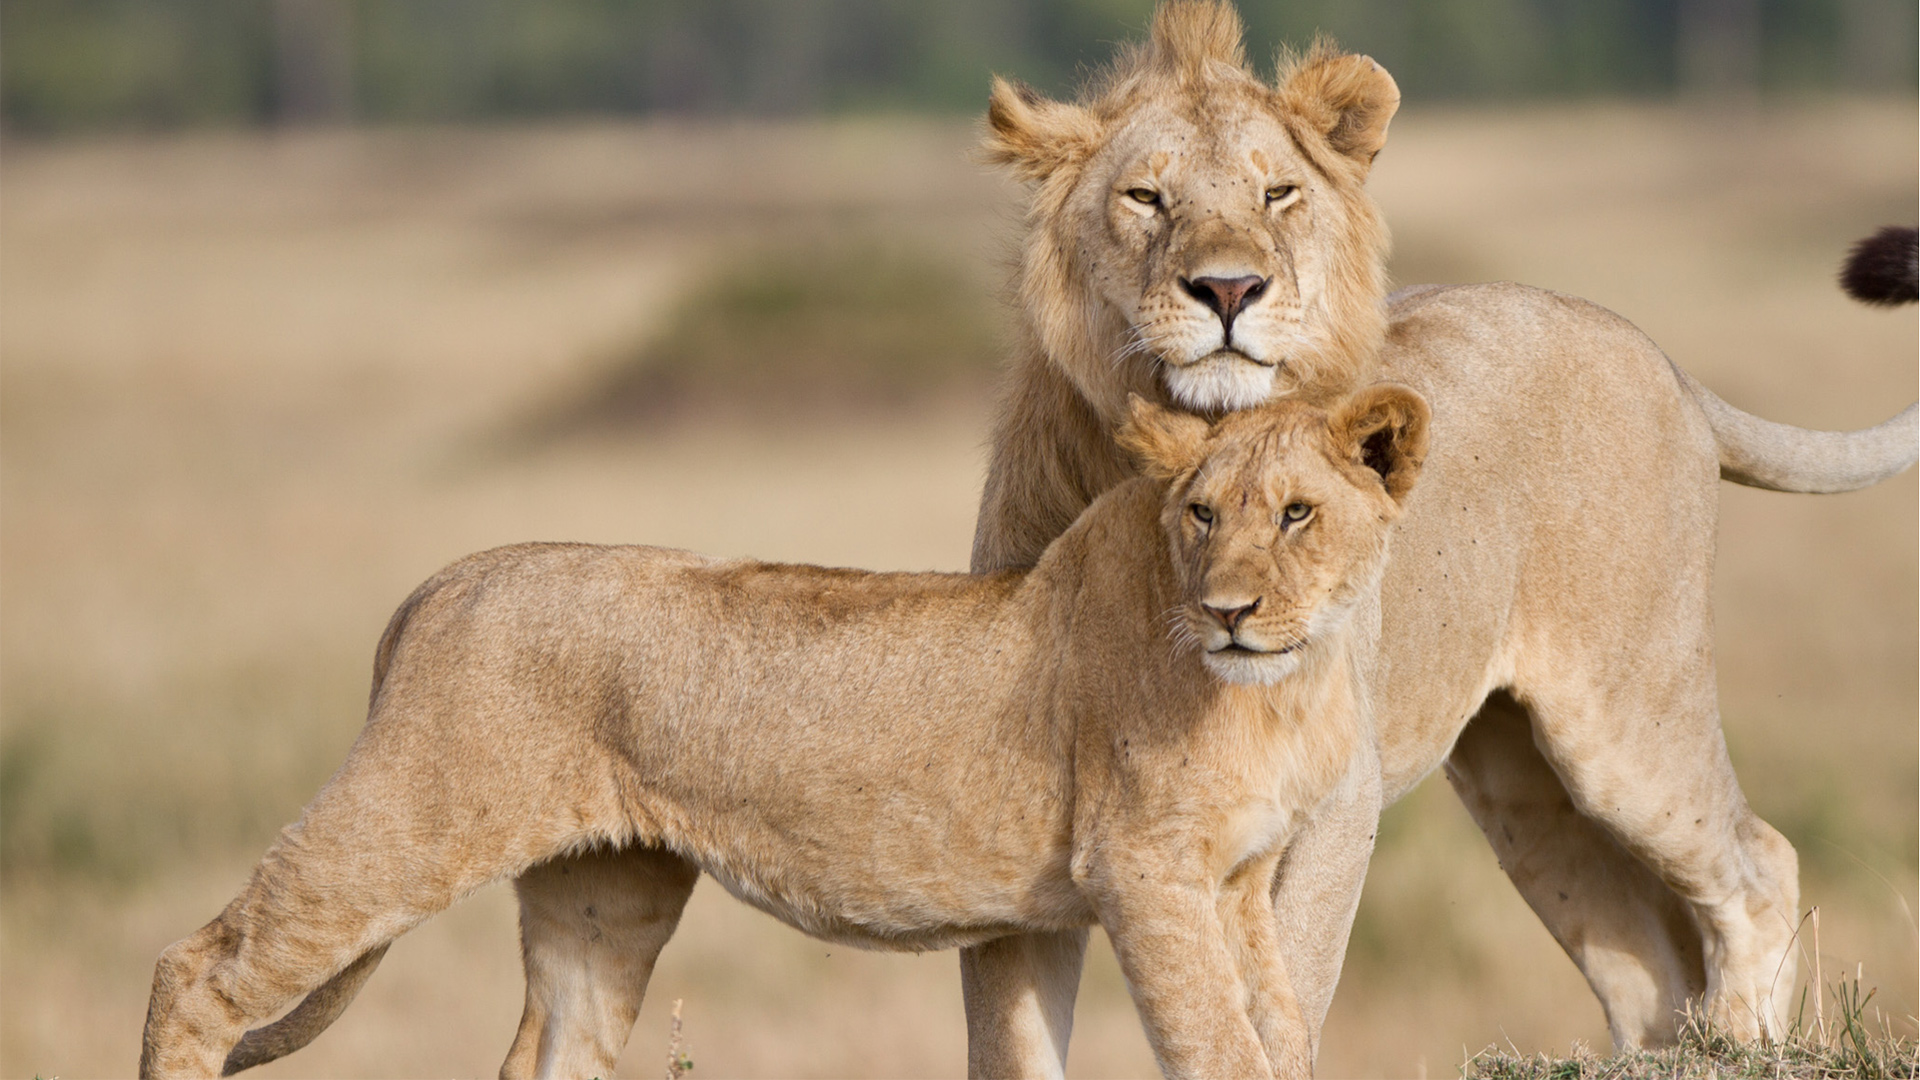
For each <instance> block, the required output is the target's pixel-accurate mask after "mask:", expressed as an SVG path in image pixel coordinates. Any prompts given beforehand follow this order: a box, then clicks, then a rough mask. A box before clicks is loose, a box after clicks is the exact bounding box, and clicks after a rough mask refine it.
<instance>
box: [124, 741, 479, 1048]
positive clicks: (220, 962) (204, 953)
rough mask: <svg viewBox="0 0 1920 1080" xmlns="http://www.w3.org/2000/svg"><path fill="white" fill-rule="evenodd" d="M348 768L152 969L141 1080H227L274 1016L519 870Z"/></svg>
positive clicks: (387, 783) (387, 786)
mask: <svg viewBox="0 0 1920 1080" xmlns="http://www.w3.org/2000/svg"><path fill="white" fill-rule="evenodd" d="M380 771H381V770H380V769H378V768H377V767H376V768H373V769H366V770H358V769H356V768H355V764H354V763H353V762H352V761H349V763H348V766H347V767H346V768H345V769H343V770H342V771H341V773H340V774H339V775H338V776H336V777H335V779H334V780H333V781H332V782H331V783H329V784H328V786H327V787H326V788H324V789H322V791H321V793H320V795H319V796H318V797H317V798H315V800H314V801H313V803H312V804H311V805H309V806H308V807H307V810H306V812H305V813H304V814H303V815H302V817H301V820H300V822H299V823H298V824H296V825H293V826H291V827H289V828H288V829H286V830H285V831H284V832H282V833H281V835H280V838H279V839H278V840H276V841H275V842H274V844H273V847H272V848H270V849H269V850H268V852H267V854H266V856H265V857H264V858H262V859H261V861H260V864H259V866H257V867H256V868H255V869H254V872H253V876H252V878H251V879H250V880H249V881H248V883H247V885H246V887H245V888H244V889H242V890H241V892H240V895H239V896H237V897H235V898H234V899H233V901H232V902H231V903H229V904H228V905H227V907H226V910H224V911H222V912H221V913H220V915H219V917H217V918H215V919H214V920H213V921H212V922H210V923H208V924H207V925H206V926H204V927H202V928H201V929H200V930H199V931H198V932H197V933H195V934H193V935H192V936H191V937H188V938H187V939H185V940H183V941H180V942H177V943H176V944H174V945H173V946H171V947H169V948H168V949H167V950H166V951H165V952H164V953H162V954H161V956H160V961H159V963H158V964H157V965H156V967H155V971H154V980H153V996H152V998H151V1000H150V1002H149V1005H148V1010H147V1024H146V1032H145V1036H144V1039H143V1044H142V1049H141V1057H140V1072H141V1075H142V1076H219V1075H220V1074H221V1069H222V1065H223V1064H224V1062H225V1060H226V1058H227V1054H228V1052H229V1051H230V1050H232V1049H233V1048H234V1046H235V1044H236V1043H238V1042H239V1040H240V1038H241V1036H242V1035H243V1034H244V1033H245V1032H246V1030H247V1028H248V1027H249V1026H251V1025H254V1024H257V1023H259V1022H260V1021H263V1020H266V1019H267V1018H269V1017H271V1016H272V1015H273V1014H274V1013H276V1012H278V1011H279V1010H281V1009H283V1008H285V1007H286V1006H287V1005H288V1004H290V1003H292V1002H293V1001H294V1000H296V999H298V998H300V997H301V996H303V995H305V994H307V993H309V992H310V991H312V990H314V989H315V988H317V987H319V986H321V985H322V984H323V983H325V982H326V981H327V980H328V979H330V978H332V977H333V976H334V975H335V974H336V973H338V972H340V971H342V970H343V969H345V968H347V966H348V965H350V964H352V963H354V962H355V961H356V960H358V959H359V958H360V957H362V956H363V955H365V954H367V953H368V952H369V951H370V950H373V949H377V948H378V947H380V946H381V945H383V944H385V943H386V942H388V941H391V940H392V939H393V938H395V937H397V936H399V935H400V934H402V933H405V932H406V931H407V930H409V929H411V928H412V927H414V926H416V925H418V924H419V923H420V922H422V921H424V920H425V919H427V918H428V917H430V916H432V915H434V914H437V913H438V912H440V911H442V910H444V909H446V908H447V907H448V906H449V905H451V904H452V903H453V902H454V901H455V900H457V899H459V898H460V897H461V896H464V895H465V894H467V893H468V892H470V891H472V890H473V889H475V888H477V887H479V886H480V885H482V884H485V883H486V882H487V881H489V880H492V879H494V878H497V877H500V876H503V875H505V874H507V873H511V872H512V871H513V870H514V869H516V868H517V867H516V866H514V865H513V864H512V863H511V862H509V861H508V858H509V857H508V856H507V855H506V854H505V853H503V852H499V851H495V852H492V853H483V854H480V855H478V856H476V855H475V854H474V852H473V851H472V850H468V851H466V852H460V853H459V854H454V852H458V851H459V849H460V847H461V845H460V844H459V843H458V839H457V836H458V834H461V833H463V832H464V831H465V830H463V829H461V828H460V827H459V826H458V825H452V824H450V823H449V822H448V821H447V820H446V818H445V817H444V816H433V815H424V814H418V813H415V812H414V810H415V809H417V808H408V807H405V806H400V805H397V803H396V801H394V800H387V801H385V802H382V801H381V800H380V799H379V798H377V797H376V794H375V793H381V792H385V791H390V790H393V786H394V781H393V777H392V776H391V775H388V776H385V777H380V778H379V780H381V781H384V783H382V782H369V781H368V776H367V775H366V774H367V773H378V772H380Z"/></svg>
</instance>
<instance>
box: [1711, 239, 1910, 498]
mask: <svg viewBox="0 0 1920 1080" xmlns="http://www.w3.org/2000/svg"><path fill="white" fill-rule="evenodd" d="M1917 258H1920V234H1917V233H1916V232H1915V230H1913V229H1907V228H1901V227H1898V226H1888V227H1887V228H1884V229H1881V230H1880V231H1879V232H1877V233H1875V234H1873V235H1872V236H1869V237H1867V238H1866V239H1865V240H1862V241H1860V242H1859V243H1857V244H1855V245H1854V246H1853V252H1852V254H1850V255H1848V256H1847V261H1846V265H1845V266H1843V267H1842V268H1841V270H1840V284H1841V287H1843V288H1845V289H1846V290H1847V292H1848V293H1849V294H1850V295H1852V296H1853V297H1854V298H1855V299H1857V300H1861V301H1864V302H1866V303H1869V304H1910V303H1913V302H1914V300H1915V291H1916V283H1917V282H1920V263H1916V259H1917ZM1673 371H1674V374H1675V376H1677V377H1678V378H1679V380H1680V384H1681V385H1682V386H1684V387H1685V388H1686V389H1687V392H1688V393H1689V394H1690V395H1692V397H1693V399H1694V401H1696V402H1698V403H1699V405H1700V410H1701V412H1703V413H1705V414H1706V418H1707V424H1708V425H1709V426H1710V427H1712V428H1713V441H1714V442H1715V443H1717V444H1718V445H1719V449H1720V478H1721V479H1722V480H1730V481H1732V482H1734V483H1736V484H1744V485H1746V486H1747V487H1757V488H1767V489H1769V490H1771V491H1798V492H1807V493H1812V494H1823V495H1824V494H1831V493H1834V492H1841V491H1855V490H1858V489H1860V488H1863V487H1868V486H1870V485H1873V484H1877V483H1879V482H1880V481H1882V480H1885V479H1887V478H1888V477H1891V476H1895V475H1897V474H1899V473H1901V472H1904V471H1906V470H1907V469H1908V468H1910V467H1912V465H1913V464H1914V462H1915V461H1916V460H1920V404H1915V405H1909V406H1907V407H1906V409H1904V410H1902V411H1901V413H1900V415H1898V416H1895V417H1894V418H1893V419H1891V420H1888V421H1886V422H1885V423H1882V424H1879V425H1877V426H1875V427H1870V428H1864V429H1862V430H1859V431H1810V430H1808V429H1806V428H1799V427H1794V426H1793V425H1791V424H1777V423H1775V422H1773V421H1771V420H1763V419H1761V418H1760V417H1758V416H1754V415H1753V414H1752V413H1748V412H1743V411H1741V410H1739V409H1736V408H1734V407H1733V406H1732V405H1729V404H1727V403H1726V402H1725V401H1722V400H1720V398H1719V396H1717V395H1716V394H1714V392H1713V391H1711V390H1708V389H1707V388H1706V387H1704V386H1702V385H1700V383H1699V382H1698V381H1697V380H1696V379H1694V378H1693V376H1691V375H1688V374H1687V373H1686V372H1685V371H1683V370H1681V368H1680V366H1679V365H1678V364H1675V365H1674V366H1673Z"/></svg>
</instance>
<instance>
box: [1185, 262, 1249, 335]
mask: <svg viewBox="0 0 1920 1080" xmlns="http://www.w3.org/2000/svg"><path fill="white" fill-rule="evenodd" d="M1270 280H1272V279H1270V278H1263V277H1258V276H1255V275H1253V274H1248V275H1246V276H1245V277H1234V278H1221V277H1197V278H1193V279H1192V280H1188V279H1187V278H1181V279H1180V287H1181V288H1183V289H1185V290H1187V295H1189V296H1191V297H1193V298H1194V299H1195V300H1198V301H1200V302H1201V303H1203V304H1205V305H1207V307H1208V308H1210V309H1212V311H1213V313H1214V314H1215V315H1218V316H1220V325H1221V327H1222V328H1224V329H1225V330H1226V331H1228V332H1231V331H1232V330H1233V317H1234V316H1235V315H1238V314H1240V312H1241V311H1242V310H1244V309H1245V308H1246V306H1247V305H1248V304H1251V303H1253V302H1254V301H1255V300H1258V299H1259V298H1260V294H1261V293H1263V292H1266V291H1267V282H1268V281H1270Z"/></svg>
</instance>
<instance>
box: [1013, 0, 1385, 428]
mask: <svg viewBox="0 0 1920 1080" xmlns="http://www.w3.org/2000/svg"><path fill="white" fill-rule="evenodd" d="M1399 103H1400V92H1399V89H1398V88H1397V87H1396V86H1395V85H1394V82H1393V79H1392V78H1391V77H1390V76H1388V74H1387V73H1386V71H1384V70H1383V69H1382V68H1381V67H1380V66H1379V65H1378V64H1376V63H1374V62H1373V61H1372V60H1371V59H1369V58H1367V57H1364V56H1353V55H1345V54H1341V53H1339V52H1337V51H1335V50H1334V49H1332V48H1331V47H1330V46H1327V45H1324V44H1322V45H1316V46H1315V47H1314V48H1313V49H1312V50H1311V51H1310V52H1308V53H1307V54H1305V55H1304V56H1298V57H1291V56H1284V55H1283V56H1282V58H1281V61H1280V64H1279V75H1278V78H1277V80H1276V82H1275V83H1274V84H1273V85H1269V84H1267V83H1265V82H1263V81H1261V80H1260V79H1259V78H1258V77H1256V76H1255V75H1254V74H1253V72H1252V71H1251V70H1249V68H1248V67H1247V64H1246V59H1245V56H1244V54H1243V51H1242V48H1241V26H1240V19H1239V16H1238V15H1237V14H1236V13H1235V12H1234V10H1233V9H1232V8H1231V7H1230V6H1228V5H1226V4H1224V3H1220V2H1217V0H1167V2H1166V3H1163V4H1162V5H1161V6H1160V8H1159V10H1158V11H1157V12H1156V13H1155V15H1154V19H1153V30H1152V34H1151V37H1150V38H1149V40H1148V41H1147V43H1146V44H1145V45H1143V46H1137V47H1133V48H1130V49H1128V50H1126V51H1124V52H1123V53H1122V54H1121V56H1120V57H1119V58H1118V59H1117V60H1116V61H1115V62H1114V64H1113V66H1112V68H1111V69H1110V70H1109V71H1108V72H1107V73H1106V74H1105V75H1104V76H1103V77H1101V78H1099V79H1097V80H1095V81H1094V83H1093V84H1092V85H1090V86H1089V87H1088V89H1087V91H1086V92H1085V93H1084V94H1083V95H1082V98H1081V100H1080V101H1078V102H1073V103H1068V102H1057V101H1050V100H1047V99H1045V98H1042V97H1041V96H1039V95H1038V94H1036V93H1034V92H1033V91H1032V90H1031V89H1028V88H1026V87H1024V86H1021V85H1019V84H1016V83H1011V82H1008V81H1006V80H1003V79H996V80H995V81H994V85H993V93H992V98H991V101H990V103H989V105H988V109H987V124H988V131H987V136H986V142H985V154H986V157H987V158H988V159H989V160H991V161H995V162H999V163H1003V164H1008V165H1011V166H1012V167H1013V168H1014V169H1015V171H1016V172H1018V173H1019V175H1021V176H1022V177H1023V178H1025V179H1027V180H1030V181H1033V182H1034V183H1035V190H1034V192H1033V203H1032V208H1031V211H1030V214H1029V221H1030V232H1029V235H1028V238H1027V242H1026V247H1025V249H1024V251H1023V253H1022V265H1021V277H1020V294H1021V298H1022V301H1023V303H1024V304H1025V307H1026V314H1027V322H1028V326H1029V329H1030V331H1031V332H1032V333H1033V334H1034V336H1035V338H1036V339H1037V341H1036V343H1037V345H1038V346H1039V347H1040V348H1041V349H1043V350H1044V351H1045V352H1046V354H1047V356H1049V357H1050V358H1051V359H1052V360H1053V361H1054V362H1055V363H1057V364H1059V365H1060V366H1061V367H1062V369H1063V370H1064V371H1065V372H1066V373H1067V375H1068V376H1069V377H1070V378H1071V379H1072V380H1073V381H1074V383H1075V385H1076V386H1077V387H1078V388H1079V390H1080V392H1081V394H1082V395H1084V396H1085V397H1086V398H1087V400H1088V401H1090V402H1092V403H1093V405H1094V407H1095V408H1096V409H1098V410H1099V411H1100V412H1101V413H1102V414H1103V415H1104V416H1105V417H1106V419H1107V420H1108V421H1109V422H1116V423H1117V422H1118V421H1119V420H1120V419H1121V418H1122V414H1123V412H1124V409H1125V406H1126V394H1127V392H1128V391H1129V390H1131V391H1134V392H1139V393H1144V394H1149V395H1151V396H1153V397H1156V398H1159V399H1161V400H1165V399H1166V397H1167V396H1168V395H1170V396H1171V398H1172V400H1174V401H1176V402H1178V403H1179V404H1180V405H1182V406H1184V407H1186V408H1189V409H1192V410H1195V411H1198V412H1209V413H1212V412H1221V411H1226V410H1232V409H1241V408H1245V407H1247V406H1249V405H1254V404H1257V403H1259V402H1262V401H1265V400H1267V399H1268V398H1269V397H1271V396H1273V395H1275V394H1287V393H1301V394H1304V395H1307V396H1314V397H1322V396H1327V395H1331V394H1338V393H1343V392H1345V391H1347V390H1349V389H1351V388H1352V387H1353V386H1354V385H1356V384H1357V383H1358V382H1359V381H1360V379H1361V378H1362V376H1363V374H1364V372H1365V371H1366V370H1367V366H1368V364H1369V363H1370V361H1371V358H1372V356H1373V354H1374V352H1375V350H1376V349H1377V348H1378V347H1379V344H1380V341H1381V339H1382V336H1383V335H1384V333H1385V325H1386V324H1385V315H1384V312H1383V309H1382V304H1381V297H1382V294H1383V292H1384V289H1385V283H1384V271H1383V268H1382V262H1383V260H1384V258H1385V256H1386V247H1387V233H1386V227H1385V226H1384V225H1383V224H1382V223H1381V220H1380V215H1379V212H1378V211H1377V210H1376V208H1375V207H1374V205H1373V201H1372V200H1371V199H1370V198H1369V197H1368V196H1367V193H1366V191H1365V188H1364V184H1365V181H1366V177H1367V171H1368V168H1369V166H1370V165H1371V164H1372V162H1373V158H1374V155H1375V154H1377V153H1378V152H1379V150H1380V147H1381V145H1382V144H1383V143H1384V142H1385V140H1386V134H1387V122H1388V121H1389V120H1390V119H1391V118H1392V117H1393V114H1394V110H1395V109H1397V108H1398V107H1399ZM1156 369H1158V370H1159V371H1160V372H1161V374H1162V377H1163V379H1164V391H1161V390H1158V389H1156V388H1155V386H1154V379H1153V376H1154V372H1155V370H1156Z"/></svg>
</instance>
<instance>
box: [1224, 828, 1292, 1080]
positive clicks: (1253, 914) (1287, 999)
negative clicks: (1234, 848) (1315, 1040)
mask: <svg viewBox="0 0 1920 1080" xmlns="http://www.w3.org/2000/svg"><path fill="white" fill-rule="evenodd" d="M1279 861H1280V860H1279V856H1277V855H1276V856H1273V857H1271V858H1265V859H1259V860H1256V861H1254V862H1252V863H1249V864H1247V865H1246V866H1244V867H1242V868H1241V869H1240V870H1239V871H1238V872H1237V873H1236V874H1234V876H1233V877H1231V878H1229V879H1228V880H1227V882H1226V884H1225V885H1224V886H1223V887H1222V888H1221V890H1220V900H1219V908H1220V925H1221V929H1222V931H1223V932H1224V934H1225V938H1226V942H1227V947H1228V948H1229V949H1231V950H1233V951H1234V953H1235V959H1236V960H1237V961H1238V964H1237V966H1238V968H1239V971H1240V977H1241V979H1242V980H1243V981H1244V983H1245V984H1246V988H1247V1016H1248V1019H1249V1020H1251V1021H1252V1023H1253V1027H1254V1030H1255V1031H1257V1032H1259V1033H1260V1043H1261V1045H1262V1046H1264V1047H1266V1051H1267V1060H1268V1061H1269V1062H1271V1063H1272V1065H1273V1074H1274V1075H1275V1076H1281V1077H1306V1076H1311V1075H1312V1073H1313V1046H1312V1040H1311V1039H1310V1038H1309V1037H1308V1034H1307V1021H1306V1018H1305V1016H1304V1015H1303V1014H1302V1011H1301V1008H1300V1002H1299V999H1298V998H1296V997H1295V995H1294V992H1293V982H1292V980H1291V978H1290V977H1289V976H1288V973H1287V964H1286V959H1285V957H1284V956H1283V955H1282V953H1281V950H1280V936H1279V933H1278V928H1277V927H1276V926H1275V925H1274V911H1273V901H1272V900H1271V899H1270V894H1269V885H1268V883H1269V882H1271V881H1272V880H1273V876H1274V871H1275V869H1276V866H1277V864H1278V863H1279Z"/></svg>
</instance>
